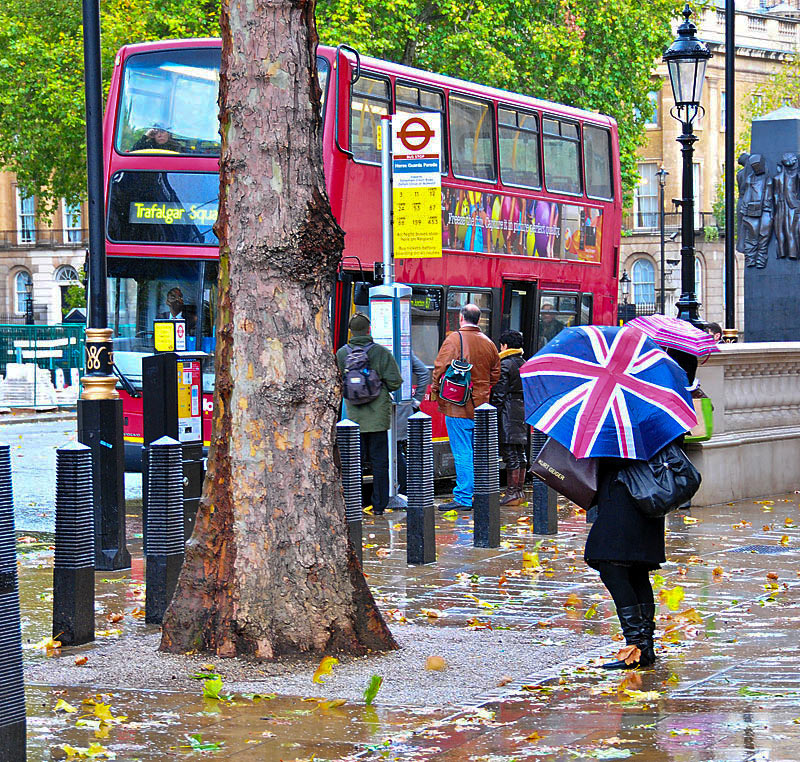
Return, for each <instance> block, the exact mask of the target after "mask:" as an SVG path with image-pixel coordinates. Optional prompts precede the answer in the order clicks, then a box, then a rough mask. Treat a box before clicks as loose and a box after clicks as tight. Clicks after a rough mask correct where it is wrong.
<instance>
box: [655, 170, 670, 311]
mask: <svg viewBox="0 0 800 762" xmlns="http://www.w3.org/2000/svg"><path fill="white" fill-rule="evenodd" d="M668 174H669V172H667V170H666V169H664V166H663V164H662V165H661V169H659V170H658V172H656V175H657V176H658V189H659V203H660V204H661V206H660V209H661V214H660V225H659V227H660V229H661V314H662V315H665V314H666V288H665V285H664V281H665V280H666V277H667V267H666V260H665V242H664V187H665V186H666V184H667V175H668Z"/></svg>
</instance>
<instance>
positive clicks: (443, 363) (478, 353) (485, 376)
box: [431, 304, 500, 511]
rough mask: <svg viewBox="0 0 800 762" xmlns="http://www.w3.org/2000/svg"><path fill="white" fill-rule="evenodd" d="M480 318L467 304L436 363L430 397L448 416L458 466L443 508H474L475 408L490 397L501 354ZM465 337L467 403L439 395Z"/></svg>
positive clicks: (497, 373)
mask: <svg viewBox="0 0 800 762" xmlns="http://www.w3.org/2000/svg"><path fill="white" fill-rule="evenodd" d="M480 319H481V310H480V308H479V307H478V306H476V305H474V304H465V305H464V306H463V307H462V308H461V314H460V315H459V329H458V331H452V332H451V333H450V334H448V336H447V338H446V339H445V340H444V343H443V344H442V347H441V349H440V350H439V354H438V355H437V356H436V362H435V363H434V366H433V380H432V382H431V399H433V400H437V404H438V406H439V412H440V413H442V414H443V415H444V416H445V419H444V420H445V423H446V424H447V436H448V437H449V438H450V450H451V451H452V453H453V459H454V461H455V466H456V488H455V489H454V490H453V500H450V501H448V502H446V503H442V504H440V505H439V510H440V511H451V510H457V511H458V510H470V509H471V508H472V492H473V489H474V486H475V477H474V472H473V449H472V447H473V445H472V442H473V438H472V437H473V431H474V430H475V420H474V418H475V408H476V407H479V406H480V405H483V404H484V403H486V402H488V401H489V392H490V391H491V388H492V386H493V385H494V384H496V383H497V381H498V379H499V378H500V355H499V354H498V352H497V347H495V345H494V342H493V341H492V340H491V339H490V338H489V337H488V336H485V335H484V334H483V333H481V329H480V328H479V327H478V323H479V322H480ZM459 335H460V337H461V338H459ZM462 341H463V345H464V359H466V360H467V361H468V362H470V363H472V396H471V398H470V399H469V400H467V404H466V405H455V404H453V403H452V402H447V401H446V400H443V399H441V398H440V397H439V379H441V377H442V374H443V373H444V372H445V370H447V367H448V366H449V365H450V363H451V362H452V361H453V360H457V359H459V358H460V357H461V343H462Z"/></svg>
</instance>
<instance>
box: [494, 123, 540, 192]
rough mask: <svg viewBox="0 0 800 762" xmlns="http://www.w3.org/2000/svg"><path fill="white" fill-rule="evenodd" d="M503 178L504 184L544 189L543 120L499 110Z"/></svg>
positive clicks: (501, 171)
mask: <svg viewBox="0 0 800 762" xmlns="http://www.w3.org/2000/svg"><path fill="white" fill-rule="evenodd" d="M498 134H499V137H500V175H501V177H502V180H503V182H504V183H507V184H509V185H521V186H523V187H525V188H541V187H542V180H541V176H540V174H539V117H538V116H536V114H528V113H525V112H524V111H517V110H516V109H509V108H500V109H498Z"/></svg>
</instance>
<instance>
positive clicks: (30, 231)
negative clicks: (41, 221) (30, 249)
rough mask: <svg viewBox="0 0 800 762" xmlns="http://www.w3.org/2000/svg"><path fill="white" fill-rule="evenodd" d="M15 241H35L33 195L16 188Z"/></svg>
mask: <svg viewBox="0 0 800 762" xmlns="http://www.w3.org/2000/svg"><path fill="white" fill-rule="evenodd" d="M17 243H36V207H35V204H34V199H33V196H25V195H24V194H23V193H22V191H20V189H19V188H17Z"/></svg>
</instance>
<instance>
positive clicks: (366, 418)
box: [336, 312, 403, 516]
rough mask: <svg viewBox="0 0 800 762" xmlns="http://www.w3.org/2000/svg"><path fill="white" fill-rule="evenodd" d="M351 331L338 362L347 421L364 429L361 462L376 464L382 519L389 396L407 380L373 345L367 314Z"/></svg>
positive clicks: (375, 496) (375, 498)
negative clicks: (348, 340) (367, 461)
mask: <svg viewBox="0 0 800 762" xmlns="http://www.w3.org/2000/svg"><path fill="white" fill-rule="evenodd" d="M349 327H350V336H351V338H350V342H349V343H348V344H345V345H344V346H343V347H340V348H339V351H338V352H337V353H336V362H337V364H338V366H339V371H340V372H341V374H342V396H343V398H344V403H345V405H346V414H347V417H348V418H349V419H350V420H351V421H353V422H354V423H357V424H358V425H359V427H360V429H361V461H362V463H363V462H364V461H366V460H369V461H370V462H371V463H372V511H373V513H374V514H375V515H377V516H380V515H381V514H382V513H383V512H384V511H385V510H386V505H387V503H388V502H389V440H388V437H387V434H386V432H388V431H389V428H390V427H391V425H392V398H391V396H390V394H389V392H393V391H394V390H395V389H399V388H400V387H401V386H402V384H403V379H402V376H401V375H400V368H399V367H398V365H397V361H396V360H395V359H394V356H393V355H392V353H391V352H390V351H389V350H388V349H386V348H385V347H382V346H381V345H380V344H375V343H374V342H373V341H372V336H370V320H369V318H368V317H367V316H366V315H365V314H364V313H363V312H356V314H355V315H353V317H351V318H350V325H349Z"/></svg>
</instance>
